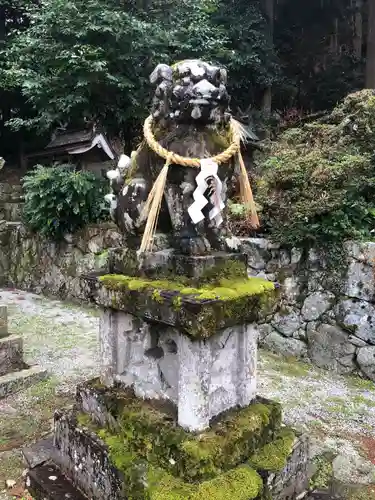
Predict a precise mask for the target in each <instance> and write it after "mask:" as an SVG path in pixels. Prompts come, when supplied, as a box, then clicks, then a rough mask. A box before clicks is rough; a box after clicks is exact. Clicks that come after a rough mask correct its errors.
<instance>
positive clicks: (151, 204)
mask: <svg viewBox="0 0 375 500" xmlns="http://www.w3.org/2000/svg"><path fill="white" fill-rule="evenodd" d="M170 164H171V156H168V158H167V161H166V162H165V165H164V167H163V168H162V170H161V171H160V174H159V175H158V177H157V179H156V181H155V183H154V185H153V188H152V189H151V191H150V194H149V195H148V198H147V201H146V205H145V207H144V209H143V211H142V218H143V217H146V216H147V222H146V227H145V231H144V233H143V237H142V242H141V246H140V249H139V251H140V253H144V252H151V251H152V246H153V243H154V236H155V232H156V226H157V224H158V219H159V213H160V207H161V203H162V200H163V195H164V188H165V183H166V181H167V176H168V170H169V165H170Z"/></svg>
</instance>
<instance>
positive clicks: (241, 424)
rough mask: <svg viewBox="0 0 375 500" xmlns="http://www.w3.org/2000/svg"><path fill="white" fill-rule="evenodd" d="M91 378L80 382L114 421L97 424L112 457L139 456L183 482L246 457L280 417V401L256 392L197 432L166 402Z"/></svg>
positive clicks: (269, 434) (208, 475)
mask: <svg viewBox="0 0 375 500" xmlns="http://www.w3.org/2000/svg"><path fill="white" fill-rule="evenodd" d="M95 384H96V382H92V383H91V386H90V385H89V384H84V386H83V387H85V389H84V390H85V392H86V393H87V391H91V392H92V393H93V394H95V399H96V401H98V404H99V405H100V407H101V408H102V412H103V413H104V414H106V413H107V414H108V413H109V414H110V415H111V418H109V419H108V420H109V421H112V422H113V421H115V422H116V428H112V429H99V430H98V432H99V434H100V437H101V438H102V439H103V440H104V442H106V443H107V445H108V446H109V447H110V449H111V450H112V452H113V459H114V462H115V463H116V464H117V465H118V464H119V460H124V457H127V458H126V460H128V459H131V457H132V456H137V457H139V458H141V459H143V460H146V461H147V463H149V464H151V465H154V466H155V467H161V468H162V469H164V470H166V471H167V472H168V473H170V474H172V475H173V476H176V477H180V478H181V479H183V480H184V481H187V482H195V481H202V480H209V479H212V478H214V477H216V476H217V475H220V474H221V473H223V472H226V471H228V470H230V469H233V468H234V467H237V466H238V465H240V464H242V463H244V462H245V461H246V460H247V459H248V458H249V456H251V455H253V454H254V453H255V452H256V451H257V450H259V449H260V448H262V447H263V446H264V445H266V444H267V443H268V442H269V441H270V440H271V439H272V438H273V435H274V432H275V431H276V430H278V429H279V427H280V423H281V407H280V405H279V404H277V403H273V402H269V401H267V400H263V399H261V398H259V399H258V400H257V401H256V402H254V403H253V404H251V405H249V406H248V407H246V408H242V409H235V410H233V411H228V412H226V413H225V414H223V415H222V416H221V417H219V418H217V419H215V421H213V422H212V424H211V427H210V429H208V430H207V431H206V432H204V433H201V434H199V435H196V434H193V433H190V432H187V431H185V430H184V429H182V428H181V427H180V426H178V425H177V418H176V415H175V414H174V413H173V409H172V408H169V406H164V405H162V404H161V403H160V402H158V401H147V400H145V401H143V400H140V399H138V398H136V397H135V396H134V394H133V393H132V392H131V391H127V392H124V391H119V392H118V393H116V392H115V389H107V388H104V387H103V388H99V386H98V385H96V386H95ZM120 395H121V396H120ZM86 418H87V417H86ZM82 424H84V425H85V424H87V422H85V421H82ZM86 426H87V425H86ZM123 465H124V464H123Z"/></svg>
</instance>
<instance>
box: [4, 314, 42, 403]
mask: <svg viewBox="0 0 375 500" xmlns="http://www.w3.org/2000/svg"><path fill="white" fill-rule="evenodd" d="M46 376H47V372H46V370H44V369H41V368H39V367H37V366H33V367H31V366H28V365H27V364H26V363H24V361H23V339H22V337H19V336H18V335H12V334H11V333H9V331H8V311H7V307H6V306H0V399H1V398H4V397H6V396H8V395H9V394H12V393H14V392H17V391H19V390H21V389H25V388H26V387H29V386H30V385H32V384H34V383H36V382H39V381H40V380H43V379H44V378H45V377H46Z"/></svg>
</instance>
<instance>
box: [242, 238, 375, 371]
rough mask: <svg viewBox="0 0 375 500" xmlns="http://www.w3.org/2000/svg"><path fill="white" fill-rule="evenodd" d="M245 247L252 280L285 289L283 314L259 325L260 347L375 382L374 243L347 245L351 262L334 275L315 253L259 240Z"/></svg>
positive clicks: (281, 309)
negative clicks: (274, 283) (260, 278)
mask: <svg viewBox="0 0 375 500" xmlns="http://www.w3.org/2000/svg"><path fill="white" fill-rule="evenodd" d="M243 244H244V247H245V252H246V253H247V254H248V256H249V266H250V269H249V271H250V274H251V275H253V276H264V277H266V278H267V279H271V280H277V281H279V282H280V284H281V285H282V286H281V302H280V307H279V310H278V311H277V312H276V313H275V314H274V315H272V316H271V317H269V318H267V323H265V324H263V325H259V331H260V335H259V338H260V344H261V345H263V346H265V347H267V348H269V349H271V350H273V351H276V352H280V353H282V354H284V355H286V356H295V357H298V358H302V359H310V360H311V361H312V362H313V363H314V364H315V365H317V366H320V367H322V368H326V369H330V370H335V371H337V372H339V373H353V372H360V373H361V374H363V375H364V376H367V377H369V378H371V379H372V380H375V243H372V242H363V243H356V242H350V243H347V244H346V247H345V250H346V255H347V258H346V259H345V258H344V259H342V261H341V263H339V262H338V264H337V267H336V269H334V270H332V269H330V268H329V267H328V266H327V262H326V261H325V259H324V258H323V257H321V256H319V254H318V253H317V252H315V251H309V252H302V251H300V250H296V249H293V250H286V249H281V248H279V247H278V246H277V245H274V244H272V243H270V242H269V241H267V240H265V239H260V238H252V239H245V240H243Z"/></svg>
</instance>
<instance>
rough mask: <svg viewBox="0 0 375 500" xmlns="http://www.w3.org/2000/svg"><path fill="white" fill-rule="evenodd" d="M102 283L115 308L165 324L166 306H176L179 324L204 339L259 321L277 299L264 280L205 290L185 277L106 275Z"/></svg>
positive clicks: (228, 283) (209, 285)
mask: <svg viewBox="0 0 375 500" xmlns="http://www.w3.org/2000/svg"><path fill="white" fill-rule="evenodd" d="M99 282H100V283H101V284H102V286H103V287H104V288H105V289H106V290H108V292H109V295H110V296H109V297H108V301H110V307H113V308H116V309H120V310H125V311H127V312H130V313H133V314H135V315H138V316H140V317H143V316H147V317H148V318H150V317H152V318H155V320H157V321H161V322H163V314H164V315H167V316H168V315H169V313H170V308H167V309H166V308H165V307H164V306H168V305H169V304H170V305H172V306H173V308H172V310H173V311H174V313H175V322H176V326H177V327H180V328H181V331H184V330H185V333H187V334H189V335H191V336H193V337H201V338H207V337H210V336H211V335H213V334H214V333H215V332H216V331H217V330H218V329H220V328H225V327H226V326H232V325H236V324H243V323H251V322H254V321H256V320H257V319H258V318H259V316H260V315H266V314H269V312H270V310H271V307H272V306H273V304H274V300H275V298H276V294H275V287H274V284H273V283H271V282H269V281H266V280H263V279H261V278H234V279H221V280H220V281H219V282H218V283H207V284H205V285H204V286H202V287H200V288H194V287H191V286H188V285H187V284H186V282H185V281H184V280H182V281H181V280H177V279H175V280H166V279H163V280H152V279H148V278H140V277H139V278H138V277H134V276H127V275H116V274H112V275H103V276H101V277H99ZM102 305H103V304H102ZM104 305H107V304H104ZM107 307H108V305H107ZM168 322H170V318H168Z"/></svg>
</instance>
